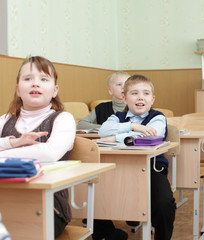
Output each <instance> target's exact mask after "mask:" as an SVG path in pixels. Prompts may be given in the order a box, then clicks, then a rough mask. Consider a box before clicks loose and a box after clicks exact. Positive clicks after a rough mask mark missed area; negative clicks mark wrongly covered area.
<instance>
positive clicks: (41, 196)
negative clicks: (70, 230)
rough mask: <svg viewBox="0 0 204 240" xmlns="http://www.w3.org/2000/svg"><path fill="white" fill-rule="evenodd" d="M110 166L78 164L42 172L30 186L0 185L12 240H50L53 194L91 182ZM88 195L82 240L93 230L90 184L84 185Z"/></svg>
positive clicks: (0, 199)
mask: <svg viewBox="0 0 204 240" xmlns="http://www.w3.org/2000/svg"><path fill="white" fill-rule="evenodd" d="M114 167H115V164H104V163H81V164H78V165H75V166H72V167H68V168H63V169H59V170H55V171H51V172H46V173H45V175H44V176H42V177H40V178H38V179H36V180H34V181H33V182H30V183H11V182H10V183H3V182H1V183H0V211H1V214H2V219H3V223H4V224H5V226H6V227H7V229H8V231H9V233H10V234H11V237H12V239H14V240H28V239H29V240H36V239H37V240H54V211H53V209H54V198H53V194H54V192H57V191H59V190H62V189H65V188H69V187H73V186H75V185H77V184H80V183H82V182H85V181H89V180H91V179H94V178H96V177H98V175H99V174H100V173H103V172H106V171H108V170H110V169H113V168H114ZM86 185H87V184H86ZM88 192H89V193H88V207H87V215H88V219H89V220H88V222H89V226H87V227H88V228H90V231H89V233H87V235H86V237H87V236H89V235H90V234H91V233H92V230H93V204H94V183H92V182H91V183H89V184H88ZM86 201H87V200H86ZM86 237H84V238H81V239H85V238H86Z"/></svg>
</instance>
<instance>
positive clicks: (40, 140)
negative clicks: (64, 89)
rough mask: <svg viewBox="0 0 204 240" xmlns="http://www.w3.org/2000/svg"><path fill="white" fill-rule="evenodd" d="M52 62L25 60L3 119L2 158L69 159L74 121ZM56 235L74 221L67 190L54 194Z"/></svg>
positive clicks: (38, 59) (1, 131)
mask: <svg viewBox="0 0 204 240" xmlns="http://www.w3.org/2000/svg"><path fill="white" fill-rule="evenodd" d="M58 90H59V87H58V85H57V73H56V70H55V68H54V66H53V64H52V63H51V62H50V61H49V60H47V59H45V58H43V57H39V56H35V57H30V58H28V59H26V60H25V61H24V62H23V63H22V65H21V67H20V70H19V72H18V75H17V84H16V90H15V94H14V98H13V101H12V102H11V104H10V107H9V110H8V113H7V114H4V115H3V116H2V117H1V118H0V136H1V138H0V157H22V158H36V159H38V160H40V161H43V162H45V161H47V162H48V161H49V162H51V161H53V162H54V161H58V160H68V157H69V151H70V150H71V149H72V147H73V144H74V139H75V131H76V126H75V120H74V118H73V116H72V115H71V114H70V113H68V112H63V105H62V103H61V101H60V99H59V96H58ZM54 206H55V237H57V236H59V235H60V234H61V232H62V231H63V230H64V228H65V226H66V225H67V224H68V222H69V221H70V220H71V212H70V207H69V205H68V191H67V190H62V191H59V192H57V193H55V201H54Z"/></svg>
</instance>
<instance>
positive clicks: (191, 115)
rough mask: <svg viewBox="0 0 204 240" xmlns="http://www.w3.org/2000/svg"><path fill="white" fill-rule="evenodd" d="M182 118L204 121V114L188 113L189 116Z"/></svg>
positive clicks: (185, 115)
mask: <svg viewBox="0 0 204 240" xmlns="http://www.w3.org/2000/svg"><path fill="white" fill-rule="evenodd" d="M182 117H188V118H196V119H202V118H203V119H204V112H197V113H188V114H184V115H183V116H182Z"/></svg>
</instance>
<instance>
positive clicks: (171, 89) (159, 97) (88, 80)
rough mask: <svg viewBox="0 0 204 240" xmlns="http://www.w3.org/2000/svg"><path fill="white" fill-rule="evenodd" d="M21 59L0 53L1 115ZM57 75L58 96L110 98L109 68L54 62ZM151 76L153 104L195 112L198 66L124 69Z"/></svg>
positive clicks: (177, 112)
mask: <svg viewBox="0 0 204 240" xmlns="http://www.w3.org/2000/svg"><path fill="white" fill-rule="evenodd" d="M21 63H22V59H19V58H12V57H5V56H1V55H0V73H1V75H0V84H1V88H0V100H1V105H0V115H2V114H3V113H5V112H6V111H7V110H8V106H9V103H10V102H11V100H12V98H13V93H14V90H15V84H16V76H17V72H18V69H19V67H20V65H21ZM54 65H55V67H56V70H57V72H58V76H59V82H58V83H59V86H60V97H61V100H62V101H63V102H65V101H81V102H85V103H86V104H90V103H91V102H92V101H94V100H98V99H111V97H110V96H109V94H108V91H107V84H106V79H107V77H108V76H109V75H110V74H111V73H113V72H114V71H112V70H106V69H97V68H90V67H82V66H73V65H67V64H59V63H54ZM127 72H129V73H130V74H135V73H138V74H143V75H146V76H147V77H149V78H151V79H152V81H153V83H154V86H155V95H156V101H155V104H154V106H155V107H158V108H168V109H171V110H172V111H173V112H174V115H175V116H181V115H183V114H187V113H191V112H194V111H195V109H194V106H195V96H194V93H195V89H200V88H201V69H179V70H144V71H139V70H135V71H127Z"/></svg>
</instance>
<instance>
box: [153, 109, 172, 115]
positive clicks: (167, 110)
mask: <svg viewBox="0 0 204 240" xmlns="http://www.w3.org/2000/svg"><path fill="white" fill-rule="evenodd" d="M153 109H154V110H157V111H160V112H162V113H163V114H164V115H165V116H166V117H173V116H174V113H173V111H172V110H170V109H165V108H153Z"/></svg>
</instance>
